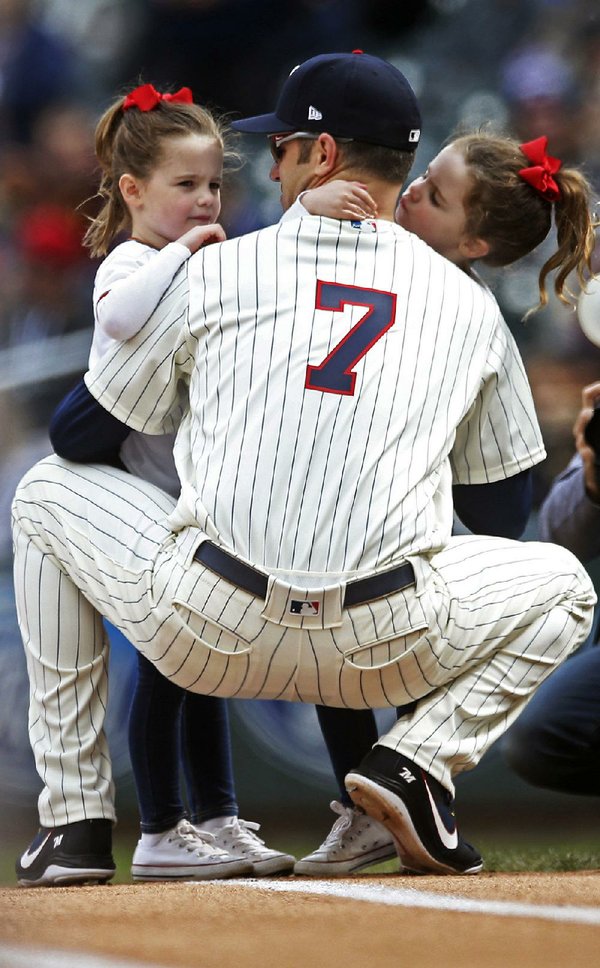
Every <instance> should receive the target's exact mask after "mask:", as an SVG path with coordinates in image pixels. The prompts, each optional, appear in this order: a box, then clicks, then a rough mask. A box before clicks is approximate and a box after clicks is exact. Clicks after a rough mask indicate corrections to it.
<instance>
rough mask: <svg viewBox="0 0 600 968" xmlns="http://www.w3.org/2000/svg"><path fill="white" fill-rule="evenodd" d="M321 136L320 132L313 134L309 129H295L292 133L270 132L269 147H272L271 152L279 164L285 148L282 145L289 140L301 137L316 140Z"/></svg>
mask: <svg viewBox="0 0 600 968" xmlns="http://www.w3.org/2000/svg"><path fill="white" fill-rule="evenodd" d="M318 137H319V135H318V134H311V133H310V132H309V131H295V132H293V133H292V134H270V135H268V138H269V147H270V149H271V154H272V156H273V161H274V162H275V163H276V164H279V162H280V161H281V159H282V158H283V148H282V147H281V146H282V145H284V144H286V142H287V141H297V140H299V139H305V140H307V141H316V140H317V138H318Z"/></svg>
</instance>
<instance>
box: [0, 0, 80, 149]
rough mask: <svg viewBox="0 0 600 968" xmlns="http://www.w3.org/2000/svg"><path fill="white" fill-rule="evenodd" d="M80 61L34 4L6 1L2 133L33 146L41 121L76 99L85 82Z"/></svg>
mask: <svg viewBox="0 0 600 968" xmlns="http://www.w3.org/2000/svg"><path fill="white" fill-rule="evenodd" d="M80 80H81V78H80V72H79V64H78V58H77V56H76V55H75V53H74V51H73V50H72V49H71V48H70V47H69V45H68V44H67V43H66V42H65V40H64V39H63V38H62V37H59V36H58V35H56V34H54V33H52V32H51V31H50V30H48V29H47V28H45V27H44V26H43V25H42V23H41V22H40V20H39V19H38V9H37V5H36V4H35V3H34V0H0V122H1V123H0V129H3V133H4V138H7V139H9V140H15V141H18V142H22V143H27V142H29V140H30V139H31V133H32V129H33V125H34V123H35V121H36V118H37V117H38V116H39V114H40V112H41V111H42V110H43V109H44V108H45V107H47V106H48V105H49V104H53V103H56V102H58V101H60V100H61V99H62V98H65V97H67V96H70V95H71V92H72V91H73V90H76V89H77V85H78V83H79V82H80Z"/></svg>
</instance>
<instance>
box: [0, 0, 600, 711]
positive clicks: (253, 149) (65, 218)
mask: <svg viewBox="0 0 600 968" xmlns="http://www.w3.org/2000/svg"><path fill="white" fill-rule="evenodd" d="M357 47H359V48H362V49H364V50H366V51H368V52H370V53H375V54H379V55H380V56H382V57H385V58H387V59H388V60H391V61H393V62H394V63H396V64H397V66H399V67H400V68H401V69H402V70H403V71H404V73H405V74H406V75H407V76H408V77H409V79H410V80H411V82H412V84H413V86H414V88H415V90H416V92H417V95H418V97H419V99H420V102H421V106H422V113H423V123H424V137H423V141H422V144H421V146H420V148H419V151H418V152H417V158H416V162H415V166H414V169H413V172H414V173H415V174H417V173H418V172H419V171H421V170H423V169H424V168H425V167H426V165H427V163H428V161H429V160H430V158H431V157H432V156H433V155H434V154H435V153H436V151H437V150H438V149H439V147H440V145H441V144H442V143H443V142H444V140H445V139H446V138H447V137H448V136H449V135H450V134H451V133H452V132H453V131H455V130H456V128H457V127H458V126H463V127H467V128H474V127H479V126H481V125H482V124H488V123H489V124H492V125H493V126H494V127H495V128H498V129H500V130H504V131H508V132H510V133H512V134H514V135H516V136H517V137H519V138H520V139H521V140H523V141H527V140H531V139H533V138H535V137H537V136H539V135H542V134H546V135H548V138H549V151H550V152H551V154H552V155H554V156H558V157H559V158H561V159H562V160H563V161H564V162H568V163H569V164H574V165H578V166H581V168H582V169H583V171H584V172H585V174H586V175H587V176H588V177H589V179H590V180H591V182H592V184H593V186H594V189H595V191H596V192H600V6H599V4H598V0H529V2H528V3H523V2H522V0H422V2H420V0H402V2H398V0H289V2H287V3H281V2H280V0H77V2H76V3H74V2H73V0H0V293H1V298H0V637H1V638H3V639H4V640H6V637H7V636H9V637H11V638H13V637H14V636H15V635H16V630H15V626H14V616H13V609H12V605H11V602H10V597H11V585H10V567H11V545H10V528H9V509H10V501H11V498H12V494H13V491H14V488H15V485H16V483H17V481H18V479H19V478H20V476H21V475H22V474H23V473H24V471H25V470H26V469H27V468H28V467H29V466H31V464H32V463H33V462H34V461H35V460H37V459H38V458H39V457H42V456H44V455H45V454H47V453H48V452H49V450H50V445H49V442H48V439H47V435H46V427H47V422H48V418H49V415H50V413H51V411H52V409H53V407H54V406H55V404H56V403H57V402H58V400H59V399H60V398H61V396H62V395H63V393H64V392H65V391H66V390H67V389H68V388H69V387H70V386H71V385H72V384H73V383H74V382H75V381H76V380H77V379H78V377H79V376H80V375H81V374H82V373H83V372H84V370H85V368H86V361H87V355H88V350H89V345H90V340H91V333H92V313H91V293H92V282H93V277H94V274H95V270H96V264H95V263H94V262H93V261H92V260H91V259H90V258H89V256H88V253H87V250H84V249H83V248H82V246H81V237H82V234H83V232H84V230H85V225H86V221H85V215H86V212H88V213H89V212H90V211H92V210H93V205H94V198H93V196H94V194H95V190H96V184H97V174H98V173H97V171H96V168H95V161H94V155H93V130H94V126H95V122H96V119H97V117H98V116H99V115H100V113H101V112H102V111H103V110H104V108H105V107H106V106H107V104H108V103H109V102H110V101H111V100H112V99H113V98H114V97H115V96H116V95H118V94H120V93H124V92H125V91H127V90H128V89H129V88H131V87H134V86H136V84H137V83H139V82H146V81H150V82H152V83H154V84H155V85H156V86H157V87H158V88H159V89H162V90H165V89H176V88H178V87H180V86H182V85H187V86H190V87H191V88H192V90H193V92H194V95H195V99H196V100H197V101H200V102H204V103H205V104H207V105H208V106H210V107H212V108H213V109H216V110H218V111H220V112H222V113H224V114H226V115H232V116H235V115H239V114H245V113H260V112H262V111H265V110H268V109H270V108H271V107H272V106H273V105H274V100H275V97H276V94H275V92H276V91H277V89H278V87H279V86H280V83H281V80H282V79H283V77H284V76H285V75H286V74H287V73H288V72H289V70H290V69H291V67H292V66H294V64H296V63H298V62H299V61H302V60H304V59H306V58H307V57H310V56H312V55H313V54H316V53H322V52H326V51H333V50H352V49H354V48H357ZM256 141H257V139H252V138H247V139H245V140H243V141H241V142H240V143H239V148H240V150H241V152H242V154H243V156H244V157H245V159H246V162H245V164H244V166H243V167H242V168H241V169H239V170H238V171H235V172H233V173H232V174H231V175H230V177H229V179H228V180H227V181H226V183H225V187H224V192H223V213H222V218H221V221H222V223H223V225H224V227H225V229H226V231H227V234H228V235H229V236H230V237H231V236H235V235H239V234H242V233H244V232H247V231H251V230H253V229H255V228H259V227H260V226H262V225H266V224H269V223H272V222H274V221H276V220H277V218H278V217H279V202H278V194H279V193H278V191H277V189H276V188H275V187H274V186H273V185H270V184H269V181H268V177H267V176H268V169H269V160H268V158H269V156H268V152H267V148H266V145H265V144H262V143H255V142H256ZM551 248H552V239H549V240H547V242H546V243H545V244H544V246H542V251H537V252H536V253H534V254H533V255H532V256H530V257H529V258H528V259H526V260H523V261H522V262H521V263H519V264H518V265H517V266H516V267H513V268H512V269H510V270H506V269H505V270H501V271H498V273H497V274H496V275H495V276H494V275H490V276H489V277H488V278H489V281H490V282H491V284H492V285H493V287H494V289H495V292H496V294H497V297H498V300H499V302H500V305H501V308H502V310H503V312H504V314H505V316H506V318H507V320H508V322H509V325H510V326H511V328H512V330H513V332H514V333H515V336H516V338H517V341H518V343H519V345H520V347H521V350H522V353H523V357H524V360H525V364H526V367H527V369H528V373H529V376H530V380H531V383H532V387H533V391H534V396H535V398H536V403H537V407H538V412H539V415H540V421H541V424H542V429H543V431H544V436H545V439H546V444H547V449H548V451H549V455H550V456H549V459H548V460H547V461H546V462H545V464H544V465H542V468H541V471H540V472H539V474H538V481H537V490H538V495H537V496H538V499H540V498H541V497H542V496H543V494H544V493H545V491H546V489H547V487H548V485H549V482H550V480H551V478H552V477H553V476H554V474H555V473H556V472H557V471H558V470H560V469H561V468H562V467H563V466H564V465H565V464H566V462H567V460H568V458H569V457H570V455H571V452H572V440H571V424H572V421H573V419H574V417H575V415H576V413H577V410H578V408H579V394H580V388H581V386H582V385H584V384H585V383H588V382H591V381H592V380H597V379H600V349H598V348H596V347H595V346H593V345H592V344H591V343H589V342H588V341H587V339H586V338H585V337H584V336H583V334H582V333H581V331H580V329H579V327H578V325H577V318H576V315H575V313H574V312H573V311H572V310H569V309H568V308H565V307H564V306H562V305H560V304H559V303H558V302H557V301H556V300H554V301H551V303H550V305H549V306H548V307H547V308H546V309H545V310H544V311H542V312H540V313H539V314H536V315H535V316H534V317H532V318H531V319H530V320H529V321H528V322H527V323H526V324H524V323H523V322H522V316H523V314H524V312H525V311H526V310H527V309H528V308H529V307H530V306H531V305H534V304H535V302H536V294H537V274H538V271H539V267H540V266H541V264H542V263H543V262H544V261H545V259H546V258H547V257H548V255H549V253H550V251H551ZM598 268H599V269H600V257H599V259H598ZM3 615H4V624H3V617H2V616H3ZM23 725H24V728H25V724H23Z"/></svg>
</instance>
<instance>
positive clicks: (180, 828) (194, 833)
mask: <svg viewBox="0 0 600 968" xmlns="http://www.w3.org/2000/svg"><path fill="white" fill-rule="evenodd" d="M168 839H169V842H170V843H177V842H178V841H179V844H178V846H179V847H181V848H182V849H184V848H185V850H187V851H188V852H189V853H190V854H198V855H199V856H201V855H203V854H223V853H224V851H223V850H221V848H220V847H217V844H216V841H215V838H214V836H213V834H211V833H209V832H208V830H198V828H197V827H194V826H193V824H191V823H190V822H189V820H180V821H179V823H178V824H177V826H176V828H175V830H174V831H173V832H172V834H171V836H170V837H169V838H168ZM181 841H183V843H181Z"/></svg>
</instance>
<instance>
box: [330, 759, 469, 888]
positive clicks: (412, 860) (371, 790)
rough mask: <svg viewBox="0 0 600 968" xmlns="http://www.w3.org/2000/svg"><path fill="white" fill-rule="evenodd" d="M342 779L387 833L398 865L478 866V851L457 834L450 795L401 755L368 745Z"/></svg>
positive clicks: (438, 870) (457, 869)
mask: <svg viewBox="0 0 600 968" xmlns="http://www.w3.org/2000/svg"><path fill="white" fill-rule="evenodd" d="M345 783H346V789H347V790H348V793H349V794H350V796H351V797H352V800H353V802H354V803H355V804H356V805H357V807H359V808H360V809H362V810H364V812H365V813H366V814H368V815H369V817H372V818H373V820H378V821H379V823H382V824H383V826H384V827H386V828H387V829H388V830H389V832H390V833H391V834H392V836H393V838H394V842H395V844H396V850H397V851H398V856H399V857H400V861H401V864H402V867H404V868H406V869H408V870H411V871H416V872H418V873H429V874H478V873H479V871H480V870H482V868H483V861H482V859H481V856H480V854H479V853H478V852H477V851H476V850H475V848H474V847H472V846H471V844H468V843H467V842H466V840H463V838H462V837H461V836H460V834H459V833H458V830H457V827H456V821H455V819H454V809H453V808H454V801H453V798H452V796H451V794H450V793H449V791H448V790H446V789H445V788H444V787H443V786H442V785H441V783H439V782H438V781H437V780H436V779H434V777H432V776H431V775H430V774H429V773H427V772H426V771H425V770H423V769H421V767H420V766H417V764H416V763H414V762H413V761H412V760H409V759H407V757H406V756H402V754H401V753H396V752H394V750H391V749H388V747H387V746H379V745H378V746H374V747H373V749H372V750H371V751H370V752H369V753H368V754H367V755H366V756H365V757H364V759H363V761H362V763H361V764H360V766H359V767H358V769H356V770H353V771H352V773H349V774H348V775H347V777H346V780H345Z"/></svg>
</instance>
